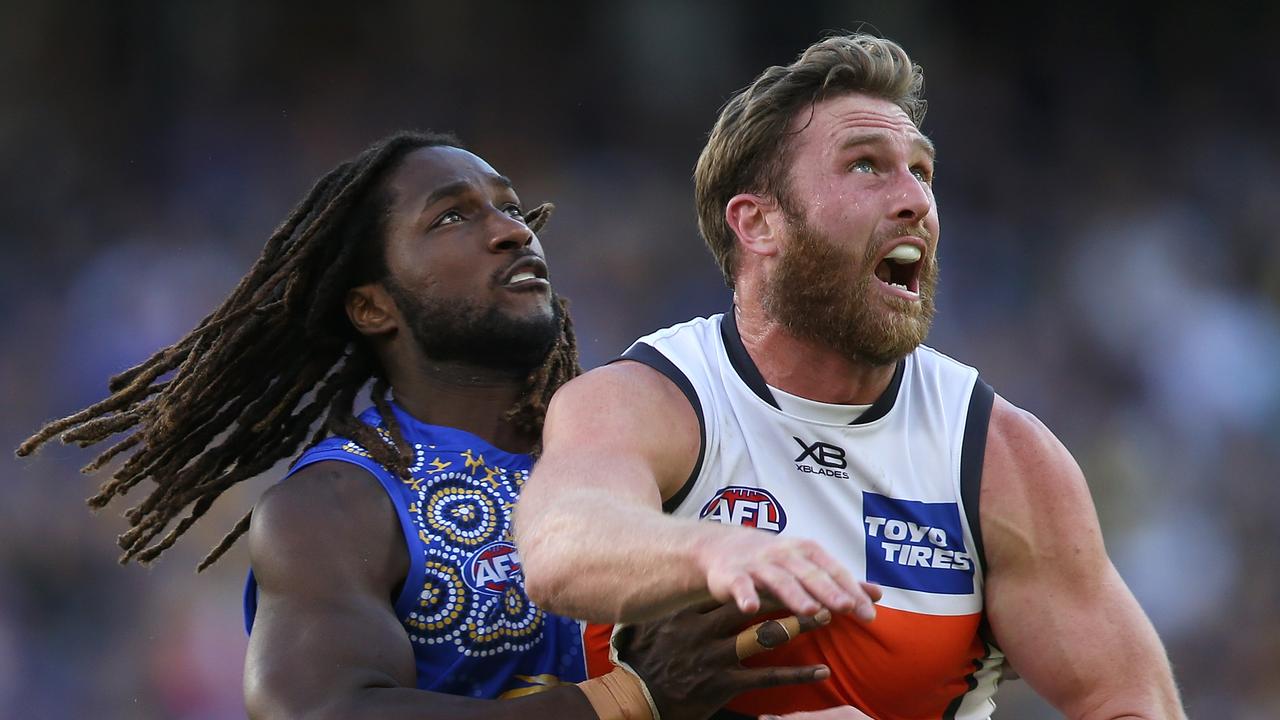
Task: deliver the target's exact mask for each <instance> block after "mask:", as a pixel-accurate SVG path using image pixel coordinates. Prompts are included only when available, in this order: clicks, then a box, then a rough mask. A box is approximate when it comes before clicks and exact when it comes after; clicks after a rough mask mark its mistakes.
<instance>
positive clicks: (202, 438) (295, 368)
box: [17, 132, 581, 571]
mask: <svg viewBox="0 0 1280 720" xmlns="http://www.w3.org/2000/svg"><path fill="white" fill-rule="evenodd" d="M441 145H447V146H453V147H461V145H460V143H458V141H457V140H456V139H455V138H453V137H452V136H450V135H444V134H438V133H414V132H401V133H397V134H395V135H392V136H390V137H388V138H385V139H383V140H381V141H379V142H377V143H375V144H374V145H372V146H370V147H369V148H368V149H366V150H365V151H364V152H362V153H361V154H360V155H358V156H356V157H355V158H353V159H351V160H348V161H347V162H344V163H342V164H340V165H338V166H337V167H335V168H334V169H333V170H330V171H329V172H328V173H327V174H325V175H324V177H322V178H320V180H319V181H318V182H317V183H316V184H315V186H314V187H313V188H312V189H311V192H310V193H308V194H307V196H306V197H305V198H304V199H303V200H302V202H301V203H299V204H298V205H297V207H295V208H294V209H293V212H291V213H290V214H289V216H288V218H287V219H285V221H284V223H283V224H281V225H280V227H279V228H278V229H276V231H275V232H274V233H273V234H272V235H271V237H270V238H269V239H268V240H267V243H266V246H265V247H264V248H263V250H262V254H261V255H260V256H259V257H258V259H257V261H256V262H255V263H254V264H253V267H252V268H250V270H249V272H248V273H247V274H246V275H245V276H244V277H243V278H242V279H241V280H240V282H239V284H238V285H237V286H236V287H235V289H234V290H233V291H232V292H231V294H230V295H229V296H228V297H227V298H226V300H224V301H223V302H222V305H221V306H220V307H218V309H217V310H215V311H214V312H213V313H212V314H210V315H209V316H208V317H206V318H205V319H204V320H203V321H201V322H200V324H199V325H198V326H196V328H195V329H194V330H192V331H191V332H190V333H189V334H188V335H187V336H186V337H184V338H182V339H181V340H179V341H178V342H177V343H175V344H173V345H170V346H169V347H166V348H164V349H163V350H160V351H159V352H157V353H156V354H154V355H152V356H151V357H150V358H148V359H147V360H146V361H145V362H143V363H142V364H140V365H138V366H136V367H133V368H130V369H128V370H125V371H124V372H122V373H120V374H119V375H116V376H114V377H112V378H111V379H110V380H109V382H108V384H107V388H108V390H109V392H110V395H109V396H108V397H107V398H105V399H104V400H102V401H100V402H98V403H95V404H93V405H90V406H89V407H87V408H84V409H83V410H81V411H79V412H77V413H74V414H72V415H69V416H67V417H64V418H62V419H60V420H55V421H53V422H50V423H48V424H46V425H45V426H44V427H42V428H40V430H39V432H37V433H36V434H34V435H32V436H31V437H30V438H28V439H27V440H26V442H24V443H22V445H21V446H20V447H19V448H18V450H17V454H18V455H19V456H25V455H29V454H31V453H32V452H34V451H35V450H37V449H38V448H40V446H42V445H44V444H45V443H46V442H48V441H49V440H50V439H51V438H53V437H55V436H61V438H62V441H63V442H64V443H77V444H78V445H79V446H80V447H89V446H91V445H95V444H98V443H100V442H103V441H104V440H106V439H107V438H110V437H112V436H115V435H118V434H120V433H126V432H127V433H128V435H126V436H125V437H124V438H123V439H121V440H119V441H118V442H116V443H115V444H113V445H111V446H110V447H108V448H107V449H106V450H105V451H103V452H102V453H101V454H100V455H98V457H97V458H95V459H94V460H93V462H91V463H89V464H88V465H86V466H85V467H84V468H83V469H82V470H81V472H84V473H93V472H95V471H97V470H99V469H101V468H102V467H103V466H104V465H106V464H107V463H108V462H109V461H111V460H112V459H113V458H115V457H116V456H118V455H121V454H122V453H131V454H129V455H128V459H127V460H126V461H125V462H124V464H123V465H122V466H121V467H120V468H119V469H118V470H117V471H116V472H115V473H114V474H113V475H112V476H111V477H110V478H109V479H108V480H107V481H106V482H104V483H103V484H102V486H101V487H100V489H99V491H98V493H97V494H96V495H94V496H93V497H91V498H89V499H88V503H89V505H90V507H93V508H95V509H101V508H103V507H105V506H106V505H107V504H108V503H110V502H111V501H112V500H114V499H115V498H117V497H121V496H124V495H125V494H127V493H128V492H129V491H130V490H131V489H132V488H133V487H134V486H136V485H137V484H138V483H140V482H142V481H143V480H144V479H147V478H150V479H151V480H152V481H153V482H154V483H155V488H154V489H153V490H152V491H151V493H150V494H149V495H148V496H147V497H146V498H145V499H144V500H143V501H142V502H140V503H138V504H137V505H135V506H134V507H132V508H130V509H129V510H128V511H126V512H125V517H126V518H127V519H128V521H129V529H128V531H127V532H125V533H124V534H122V535H120V536H119V538H118V542H119V545H120V547H121V548H122V549H123V550H124V553H123V554H122V555H121V556H120V562H121V564H125V563H128V562H129V561H130V560H137V561H138V562H140V563H142V564H147V563H150V562H151V561H152V560H155V559H156V558H157V557H159V556H160V554H161V553H163V552H164V551H165V550H166V549H168V548H169V547H171V546H172V545H173V543H174V541H176V540H177V539H178V538H179V537H181V536H182V534H183V533H184V532H186V531H187V529H188V528H190V527H191V525H192V524H194V523H195V522H196V521H197V520H199V519H200V517H201V516H202V515H204V514H205V512H207V511H208V510H209V508H210V507H211V506H212V505H213V503H214V501H215V500H217V499H218V497H219V496H220V495H222V493H223V492H224V491H226V490H227V489H228V488H230V487H231V486H232V485H235V484H236V483H238V482H240V481H242V480H245V479H248V478H251V477H254V476H256V475H258V474H259V473H262V472H263V471H265V470H267V469H269V468H270V467H271V466H272V465H274V464H275V463H276V462H277V461H279V460H281V459H283V458H285V457H288V456H291V455H293V454H294V453H295V452H297V451H298V449H299V446H301V445H302V443H303V441H304V440H306V439H307V437H308V434H309V433H311V432H312V428H313V427H314V426H316V422H317V420H320V418H321V417H322V416H323V420H322V421H321V422H320V424H319V426H318V428H317V429H316V430H315V432H314V434H312V435H311V441H310V442H311V444H314V443H316V442H319V441H320V440H321V439H323V438H324V437H326V436H328V435H329V434H333V435H340V436H343V437H347V438H350V439H351V440H353V441H355V442H357V443H359V444H360V445H362V446H363V447H364V448H365V449H367V450H368V451H369V453H370V454H371V455H372V456H373V458H374V459H375V460H376V461H377V462H379V463H381V464H382V465H384V466H386V467H387V468H388V469H390V470H391V471H392V472H394V473H395V474H397V475H398V476H400V477H402V478H407V477H408V476H409V467H410V465H411V464H412V463H413V450H412V448H411V447H410V446H409V444H408V443H407V442H405V439H404V435H403V434H402V433H401V431H400V428H399V425H398V424H397V422H396V420H395V415H394V414H393V413H392V412H391V411H390V407H389V405H388V402H387V397H386V395H387V390H388V383H387V380H386V378H385V376H384V374H383V372H382V369H381V368H380V367H379V364H378V362H377V358H376V357H375V356H374V354H373V352H372V350H371V349H370V348H369V347H368V345H367V343H365V342H363V340H362V338H361V337H360V336H359V335H358V334H357V333H356V331H355V329H354V327H352V325H351V323H350V321H349V320H348V319H347V317H346V314H345V312H344V310H343V303H344V298H345V295H346V292H347V290H348V289H350V288H352V287H355V286H357V285H360V284H364V283H367V282H372V281H374V280H377V279H381V278H383V277H385V275H386V272H387V270H386V262H385V258H384V254H383V247H384V243H383V239H384V231H385V222H386V215H387V213H388V211H389V208H390V198H389V196H388V192H387V190H386V188H385V187H384V183H383V179H384V178H385V177H386V176H387V175H389V173H390V172H391V171H392V170H393V169H394V168H395V167H397V166H398V165H399V163H400V161H401V159H402V158H404V156H405V155H406V154H408V153H409V152H411V151H413V150H416V149H418V148H422V147H434V146H441ZM553 209H554V208H553V206H551V205H550V204H543V205H540V206H538V207H536V208H534V209H533V210H531V211H530V212H529V213H528V214H527V216H526V218H527V220H526V221H527V222H528V224H529V227H530V228H531V229H533V230H534V231H535V232H536V231H538V230H540V229H541V228H542V227H543V225H545V223H546V221H547V219H548V218H549V217H550V214H551V211H552V210H553ZM558 302H559V303H560V305H561V307H560V309H561V313H560V316H561V327H560V333H559V336H558V337H557V339H556V341H555V344H554V346H553V347H552V349H551V351H550V353H549V354H548V356H547V358H546V360H545V361H544V363H543V364H542V366H541V367H538V368H536V369H534V370H533V371H531V372H530V373H529V375H528V377H527V378H526V379H525V384H524V388H523V392H522V393H521V396H520V397H519V399H518V400H517V401H516V403H515V405H514V406H513V407H512V408H511V409H510V410H508V412H507V414H506V418H507V419H508V420H509V421H511V422H512V423H514V424H515V425H516V426H517V427H518V428H520V429H521V430H524V431H527V432H529V433H531V434H533V436H534V437H538V436H539V435H540V434H541V431H542V421H543V418H544V416H545V414H546V409H547V402H548V401H549V400H550V398H551V395H552V393H554V392H555V391H556V389H558V388H559V387H560V386H561V385H563V384H564V383H565V382H567V381H568V380H569V379H571V378H572V377H574V376H575V375H577V374H578V373H580V372H581V368H580V367H579V365H578V350H577V343H576V341H575V338H574V334H573V325H572V323H571V321H570V319H569V313H568V308H567V304H566V303H565V302H564V300H562V299H561V300H558ZM371 378H372V379H373V380H374V383H373V388H372V392H371V393H370V395H371V399H372V401H373V403H374V405H375V406H376V407H377V409H378V412H379V414H380V415H381V416H382V420H383V423H384V424H385V426H386V431H387V432H388V434H389V435H390V438H391V442H390V443H388V442H385V441H383V440H382V438H381V437H380V436H379V434H378V433H377V431H376V430H374V429H373V428H371V427H369V426H368V425H366V424H364V423H362V422H360V421H359V420H357V419H356V417H355V415H354V413H353V407H352V406H353V403H354V401H355V397H356V394H357V393H358V392H359V391H360V388H362V387H363V386H364V385H365V384H366V383H367V382H368V381H369V380H370V379H371ZM188 508H189V511H188V512H187V515H186V517H184V518H182V519H181V520H180V521H179V522H178V523H177V524H176V525H174V527H173V528H172V529H170V530H169V532H168V533H167V534H165V535H164V537H163V538H161V539H159V540H158V541H156V538H157V537H158V536H159V535H160V534H161V533H162V532H164V530H165V529H166V528H168V527H169V525H170V524H171V523H172V522H173V520H174V519H175V518H177V517H178V515H180V514H181V513H183V512H184V511H187V510H188ZM252 513H253V511H252V509H250V511H249V512H248V513H246V514H245V515H244V517H242V518H241V519H240V521H239V522H237V523H236V524H235V526H233V527H232V528H231V530H230V531H229V532H228V533H227V534H226V536H225V537H223V539H222V541H221V542H219V543H218V544H217V545H216V546H215V547H214V548H213V549H212V550H211V551H210V552H209V553H208V555H206V556H205V558H204V560H202V561H201V562H200V564H199V566H198V567H197V571H199V570H204V569H205V568H207V567H209V566H210V565H212V564H213V563H214V562H215V561H216V560H217V559H218V558H219V557H220V556H221V555H222V554H223V553H224V552H226V551H227V549H228V548H230V547H231V546H232V545H233V544H234V543H235V541H236V540H237V539H238V538H239V537H240V536H241V535H243V534H244V532H245V531H246V530H248V529H249V518H250V517H251V515H252Z"/></svg>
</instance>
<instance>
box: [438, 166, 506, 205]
mask: <svg viewBox="0 0 1280 720" xmlns="http://www.w3.org/2000/svg"><path fill="white" fill-rule="evenodd" d="M485 179H487V180H488V181H489V182H490V183H491V184H493V185H496V186H498V187H501V188H503V189H506V190H511V191H514V190H515V185H514V184H513V183H512V182H511V178H509V177H507V176H506V175H497V174H493V175H489V174H486V175H485ZM473 187H474V185H473V184H472V183H471V181H469V180H455V181H454V182H451V183H445V184H444V185H441V186H440V187H438V188H436V189H435V190H432V191H431V194H429V195H427V199H426V200H425V201H423V203H422V211H423V212H426V211H427V209H428V208H430V207H431V206H432V205H435V204H436V203H438V202H440V201H441V200H443V199H445V198H452V197H457V196H459V195H463V194H465V193H466V192H467V191H468V190H471V189H472V188H473Z"/></svg>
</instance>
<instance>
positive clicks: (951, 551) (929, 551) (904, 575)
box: [862, 492, 974, 595]
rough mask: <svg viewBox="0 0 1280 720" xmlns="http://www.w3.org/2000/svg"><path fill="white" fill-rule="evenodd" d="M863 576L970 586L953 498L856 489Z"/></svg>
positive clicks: (927, 588)
mask: <svg viewBox="0 0 1280 720" xmlns="http://www.w3.org/2000/svg"><path fill="white" fill-rule="evenodd" d="M862 525H863V529H864V530H865V531H866V537H867V550H866V552H867V580H869V581H871V582H873V583H879V584H881V585H887V586H889V587H896V588H902V589H904V590H917V591H920V592H929V593H939V594H945V595H967V594H969V593H971V592H973V572H974V567H973V558H972V556H970V554H969V551H968V548H967V547H966V546H965V540H964V530H963V527H962V526H961V524H960V508H959V506H958V505H957V504H956V503H953V502H940V503H930V502H921V501H918V500H900V499H898V498H890V497H885V496H884V495H877V494H876V493H872V492H863V493H862Z"/></svg>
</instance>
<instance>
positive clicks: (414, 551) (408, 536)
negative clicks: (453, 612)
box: [244, 448, 426, 633]
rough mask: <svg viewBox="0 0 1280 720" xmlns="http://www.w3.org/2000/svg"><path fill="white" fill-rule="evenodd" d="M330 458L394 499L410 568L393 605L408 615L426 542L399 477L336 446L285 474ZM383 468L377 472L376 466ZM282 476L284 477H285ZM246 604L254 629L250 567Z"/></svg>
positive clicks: (419, 584) (255, 596) (421, 574)
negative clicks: (399, 494)
mask: <svg viewBox="0 0 1280 720" xmlns="http://www.w3.org/2000/svg"><path fill="white" fill-rule="evenodd" d="M328 460H336V461H338V462H345V463H348V464H350V465H355V466H356V467H358V468H361V469H363V470H365V471H366V472H368V473H369V474H370V475H372V476H373V477H375V478H377V480H378V483H379V484H380V485H381V486H382V490H383V492H385V493H386V494H387V498H388V499H389V500H390V501H391V506H392V507H393V508H395V511H396V518H398V519H399V521H400V531H401V533H402V534H403V535H404V541H405V550H406V551H408V553H409V571H408V573H407V574H406V575H405V578H404V584H403V585H401V586H400V587H399V588H398V589H397V590H396V591H395V592H394V593H393V595H392V601H393V606H394V607H395V611H396V617H397V618H400V619H403V618H407V617H409V613H410V612H412V611H413V609H414V608H415V607H416V604H415V602H414V601H415V600H417V598H418V595H419V594H420V593H421V592H422V583H423V580H424V576H425V574H426V569H425V568H424V567H423V559H422V557H423V552H424V551H423V542H422V538H420V537H418V529H417V526H416V525H414V523H413V519H412V518H410V517H409V512H408V510H407V509H406V508H405V507H403V506H402V503H400V502H397V501H396V495H395V493H396V491H397V490H398V488H397V487H396V486H395V483H396V482H397V480H396V478H395V477H394V476H393V475H391V474H390V473H388V472H386V470H383V469H382V468H381V466H379V465H377V464H376V463H374V462H373V461H372V460H365V459H364V458H361V457H359V456H354V455H351V454H349V453H347V452H346V451H344V450H340V449H337V448H333V449H329V450H321V451H320V452H316V453H311V454H304V456H303V457H302V458H301V459H300V460H298V462H297V463H296V464H295V465H294V466H293V467H291V468H289V472H288V473H287V474H286V475H285V477H286V478H287V477H289V476H290V475H293V474H295V473H297V472H298V471H299V470H302V469H303V468H305V467H307V466H308V465H314V464H316V463H318V462H325V461H328ZM375 467H376V468H378V470H382V471H381V472H378V470H375V469H374V468H375ZM282 479H283V478H282ZM244 607H245V631H246V632H248V633H252V632H253V618H254V615H256V614H257V610H258V583H257V581H256V580H255V579H254V577H253V569H252V568H250V569H249V577H248V578H247V579H246V580H245V589H244Z"/></svg>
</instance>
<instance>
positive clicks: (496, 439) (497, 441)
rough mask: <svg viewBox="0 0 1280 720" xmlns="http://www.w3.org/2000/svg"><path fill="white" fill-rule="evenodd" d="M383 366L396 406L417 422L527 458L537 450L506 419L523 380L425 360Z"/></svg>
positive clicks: (529, 437)
mask: <svg viewBox="0 0 1280 720" xmlns="http://www.w3.org/2000/svg"><path fill="white" fill-rule="evenodd" d="M387 366H388V374H389V378H388V379H389V380H390V381H391V390H392V394H393V395H394V396H395V400H396V403H397V404H399V405H400V407H402V408H404V410H405V412H407V413H409V414H410V415H412V416H414V417H415V418H417V419H418V420H421V421H422V422H425V423H428V424H430V425H441V426H444V427H451V428H455V429H457V430H463V431H465V432H469V433H471V434H472V435H476V436H478V437H480V438H483V439H484V440H486V441H487V442H488V443H489V444H491V445H493V446H494V447H496V448H499V449H501V450H506V451H507V452H515V453H527V452H530V451H531V450H533V448H534V446H535V445H536V443H537V440H538V438H537V437H534V436H532V435H531V434H529V433H526V432H522V431H520V430H519V429H517V428H516V427H515V426H514V425H512V424H511V423H510V422H509V421H508V420H506V414H507V411H508V410H510V409H511V407H512V406H513V405H515V403H516V401H517V400H518V399H519V398H520V394H521V392H522V391H523V389H524V380H525V375H523V374H520V375H517V374H515V373H514V372H502V371H499V370H494V369H490V368H481V367H476V366H474V365H465V364H461V363H440V362H435V361H432V360H429V359H426V358H420V359H419V361H418V362H415V363H413V364H412V365H409V366H405V365H404V364H397V363H387Z"/></svg>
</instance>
